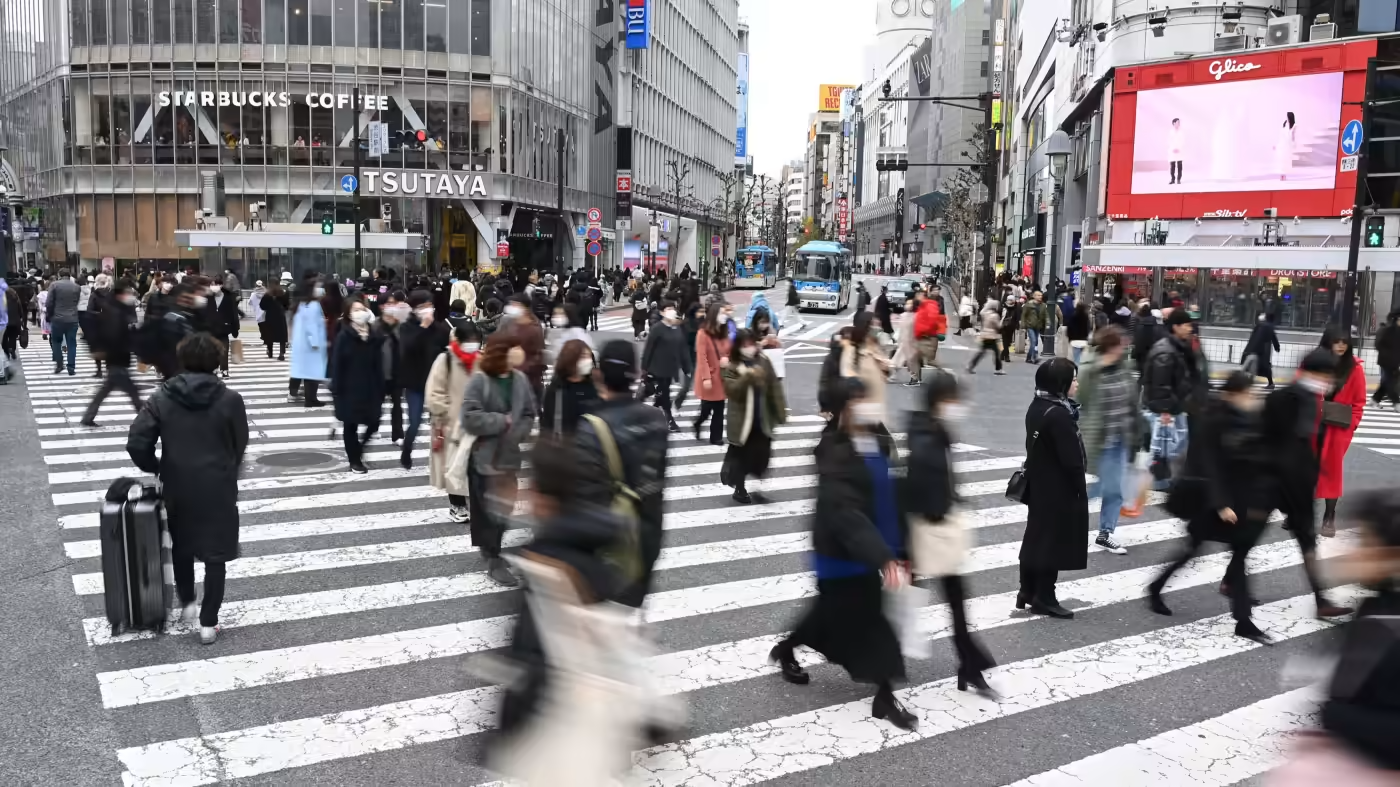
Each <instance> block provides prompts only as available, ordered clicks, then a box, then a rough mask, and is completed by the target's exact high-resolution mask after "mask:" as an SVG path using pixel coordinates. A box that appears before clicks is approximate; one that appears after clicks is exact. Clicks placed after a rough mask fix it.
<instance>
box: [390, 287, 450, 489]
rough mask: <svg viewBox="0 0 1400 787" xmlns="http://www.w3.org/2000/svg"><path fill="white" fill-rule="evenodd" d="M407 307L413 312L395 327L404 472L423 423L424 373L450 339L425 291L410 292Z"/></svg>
mask: <svg viewBox="0 0 1400 787" xmlns="http://www.w3.org/2000/svg"><path fill="white" fill-rule="evenodd" d="M408 305H409V306H410V307H412V309H413V316H411V317H409V318H408V320H407V321H406V322H405V323H404V324H403V325H401V326H400V327H399V349H400V351H401V352H402V353H403V355H402V357H401V358H400V359H399V382H400V383H401V384H402V385H403V392H404V400H405V401H407V402H408V429H407V430H405V431H404V437H403V450H402V451H401V452H400V453H399V464H400V465H402V466H403V468H404V469H405V470H411V469H412V468H413V441H414V439H416V438H417V437H418V427H419V426H421V425H422V424H423V399H424V392H425V391H426V390H427V387H428V373H429V372H431V371H432V370H433V362H434V361H436V360H437V357H438V356H439V355H441V354H442V351H443V350H446V349H447V342H448V340H449V339H450V338H451V336H450V335H449V331H448V328H447V323H446V322H444V321H441V320H438V319H436V316H435V315H436V313H437V310H436V309H435V308H434V307H433V303H432V296H431V295H429V294H428V291H427V290H414V291H413V294H412V295H410V296H408Z"/></svg>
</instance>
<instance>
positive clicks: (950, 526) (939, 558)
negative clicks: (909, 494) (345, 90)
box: [909, 512, 972, 577]
mask: <svg viewBox="0 0 1400 787" xmlns="http://www.w3.org/2000/svg"><path fill="white" fill-rule="evenodd" d="M971 542H972V537H971V531H970V530H968V528H967V526H966V524H965V523H964V522H963V517H962V514H960V513H958V512H951V513H949V514H948V515H947V516H945V517H944V518H943V521H942V522H930V521H928V520H927V519H924V518H923V517H918V516H915V517H911V518H910V521H909V555H910V557H911V558H913V561H914V573H915V574H917V575H919V576H921V577H948V576H954V575H956V574H959V573H961V571H962V565H963V561H964V560H965V559H966V558H967V550H968V549H969V548H970V547H971V546H972V543H971Z"/></svg>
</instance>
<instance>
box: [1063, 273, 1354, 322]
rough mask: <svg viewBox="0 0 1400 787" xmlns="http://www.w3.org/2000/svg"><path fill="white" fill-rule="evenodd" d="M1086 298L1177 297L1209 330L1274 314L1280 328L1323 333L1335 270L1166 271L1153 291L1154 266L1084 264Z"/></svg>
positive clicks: (1336, 283) (1335, 287)
mask: <svg viewBox="0 0 1400 787" xmlns="http://www.w3.org/2000/svg"><path fill="white" fill-rule="evenodd" d="M1083 270H1084V275H1085V287H1084V289H1083V292H1084V293H1085V294H1086V295H1093V296H1103V295H1107V296H1109V297H1112V298H1115V299H1116V298H1117V297H1118V296H1119V295H1120V294H1122V295H1126V296H1127V297H1128V299H1129V300H1131V301H1138V300H1142V299H1144V298H1145V299H1147V300H1150V301H1151V302H1153V303H1154V304H1158V305H1165V304H1166V303H1168V301H1169V300H1171V299H1172V294H1173V293H1175V295H1176V297H1177V298H1180V300H1181V301H1182V303H1185V304H1186V305H1187V306H1188V307H1194V308H1196V309H1198V310H1199V311H1200V312H1201V318H1202V321H1203V322H1204V323H1205V324H1207V325H1222V326H1237V327H1248V326H1251V325H1253V324H1254V323H1255V321H1256V320H1257V319H1258V318H1259V315H1260V314H1272V315H1274V316H1275V318H1276V320H1277V325H1278V327H1280V328H1290V329H1293V330H1301V331H1320V330H1322V329H1323V328H1324V327H1326V326H1327V324H1328V322H1330V321H1331V319H1332V316H1333V307H1334V306H1335V305H1336V299H1337V294H1338V293H1339V292H1340V291H1341V280H1340V279H1339V278H1338V273H1337V271H1323V270H1296V269H1268V268H1264V269H1255V268H1163V269H1161V276H1162V280H1161V286H1160V288H1158V289H1156V290H1154V288H1153V283H1152V276H1153V271H1154V270H1156V269H1154V268H1150V267H1135V266H1123V265H1085V266H1084V269H1083Z"/></svg>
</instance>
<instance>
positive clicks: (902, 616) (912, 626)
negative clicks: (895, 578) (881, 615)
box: [885, 584, 933, 659]
mask: <svg viewBox="0 0 1400 787" xmlns="http://www.w3.org/2000/svg"><path fill="white" fill-rule="evenodd" d="M932 596H933V594H932V593H930V592H929V591H928V590H926V589H924V588H921V587H919V586H918V585H912V584H909V585H904V586H903V587H898V588H894V589H887V590H886V591H885V617H886V618H888V619H889V621H890V626H892V627H893V628H894V633H895V636H896V637H899V652H900V653H903V654H904V657H905V658H906V659H926V658H929V657H931V656H932V655H933V641H932V640H931V639H929V635H928V633H927V632H926V631H924V627H923V625H922V624H920V622H919V617H920V615H922V614H923V608H924V607H927V606H928V605H929V602H930V600H931V598H932Z"/></svg>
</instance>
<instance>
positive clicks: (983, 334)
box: [977, 308, 1001, 342]
mask: <svg viewBox="0 0 1400 787" xmlns="http://www.w3.org/2000/svg"><path fill="white" fill-rule="evenodd" d="M977 338H978V339H981V340H982V341H984V342H987V341H996V340H997V339H1000V338H1001V312H1000V311H997V310H996V309H987V308H983V309H982V326H981V328H979V329H978V331H977Z"/></svg>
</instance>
